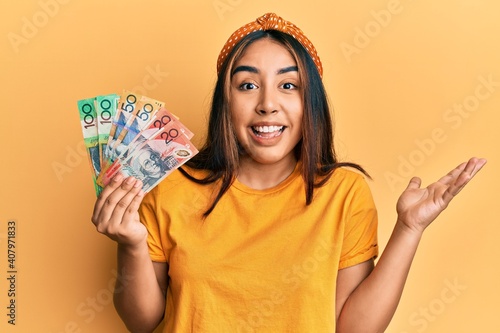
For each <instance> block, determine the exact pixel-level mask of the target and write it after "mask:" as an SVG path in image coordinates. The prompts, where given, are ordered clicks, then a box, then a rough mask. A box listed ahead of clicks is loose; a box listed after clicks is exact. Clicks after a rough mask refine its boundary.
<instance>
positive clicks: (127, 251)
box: [117, 239, 149, 257]
mask: <svg viewBox="0 0 500 333" xmlns="http://www.w3.org/2000/svg"><path fill="white" fill-rule="evenodd" d="M117 244H118V252H119V253H121V254H124V255H128V256H134V257H135V256H140V255H142V254H144V253H146V254H148V252H149V251H148V244H147V242H146V239H144V240H142V241H140V242H137V243H117Z"/></svg>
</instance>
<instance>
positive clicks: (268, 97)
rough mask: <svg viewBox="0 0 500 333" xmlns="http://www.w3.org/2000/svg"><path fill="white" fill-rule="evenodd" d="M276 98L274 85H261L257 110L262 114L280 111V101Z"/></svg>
mask: <svg viewBox="0 0 500 333" xmlns="http://www.w3.org/2000/svg"><path fill="white" fill-rule="evenodd" d="M276 98H277V96H276V92H275V91H274V90H273V89H272V87H269V86H268V87H261V89H260V96H259V103H258V104H257V106H256V108H255V111H256V112H257V113H258V114H260V115H262V116H264V115H266V114H272V113H278V102H277V100H276Z"/></svg>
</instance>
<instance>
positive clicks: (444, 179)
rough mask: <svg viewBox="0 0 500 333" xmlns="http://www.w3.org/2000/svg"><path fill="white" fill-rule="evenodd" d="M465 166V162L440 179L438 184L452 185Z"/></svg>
mask: <svg viewBox="0 0 500 333" xmlns="http://www.w3.org/2000/svg"><path fill="white" fill-rule="evenodd" d="M466 165H467V162H463V163H461V164H459V165H458V166H457V167H456V168H454V169H453V170H451V171H450V172H448V173H447V174H446V175H445V176H443V177H441V178H440V179H439V180H438V182H439V183H442V184H445V185H450V184H452V183H453V182H454V181H455V179H457V178H458V176H459V175H460V174H461V173H462V171H463V170H464V169H465V167H466Z"/></svg>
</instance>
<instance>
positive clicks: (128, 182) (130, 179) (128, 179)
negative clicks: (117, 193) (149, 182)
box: [125, 177, 135, 184]
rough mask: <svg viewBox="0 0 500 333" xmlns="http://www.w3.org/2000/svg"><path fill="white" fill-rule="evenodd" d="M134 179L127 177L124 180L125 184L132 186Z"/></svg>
mask: <svg viewBox="0 0 500 333" xmlns="http://www.w3.org/2000/svg"><path fill="white" fill-rule="evenodd" d="M134 180H135V179H134V177H128V178H127V179H126V180H125V184H132V183H133V182H134Z"/></svg>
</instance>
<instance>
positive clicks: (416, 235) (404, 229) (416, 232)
mask: <svg viewBox="0 0 500 333" xmlns="http://www.w3.org/2000/svg"><path fill="white" fill-rule="evenodd" d="M394 232H395V233H396V234H401V235H402V236H404V237H409V238H411V239H415V240H417V241H420V239H421V238H422V235H423V232H424V230H421V229H419V228H413V227H410V226H409V225H408V224H407V223H405V222H404V221H402V220H401V219H400V218H399V217H398V219H397V221H396V226H395V227H394Z"/></svg>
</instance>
